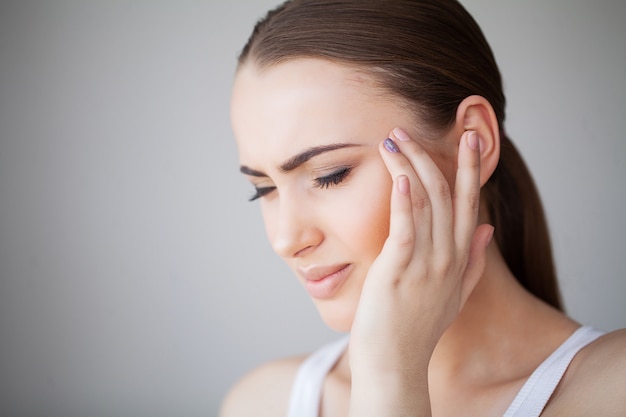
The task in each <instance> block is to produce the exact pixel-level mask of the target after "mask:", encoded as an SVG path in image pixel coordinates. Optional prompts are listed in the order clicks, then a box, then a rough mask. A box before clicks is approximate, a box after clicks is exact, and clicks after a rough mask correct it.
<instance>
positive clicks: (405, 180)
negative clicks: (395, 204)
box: [398, 175, 411, 195]
mask: <svg viewBox="0 0 626 417" xmlns="http://www.w3.org/2000/svg"><path fill="white" fill-rule="evenodd" d="M398 190H399V191H400V192H401V193H402V194H407V195H408V194H410V193H411V184H409V177H407V176H406V175H400V176H399V177H398Z"/></svg>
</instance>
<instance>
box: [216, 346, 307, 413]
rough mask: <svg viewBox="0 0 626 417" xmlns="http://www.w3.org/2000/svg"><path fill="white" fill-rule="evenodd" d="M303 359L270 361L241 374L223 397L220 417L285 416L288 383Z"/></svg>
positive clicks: (293, 377)
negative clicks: (241, 376) (240, 377)
mask: <svg viewBox="0 0 626 417" xmlns="http://www.w3.org/2000/svg"><path fill="white" fill-rule="evenodd" d="M304 359H305V357H304V356H302V357H292V358H285V359H280V360H276V361H272V362H269V363H266V364H264V365H261V366H260V367H258V368H256V369H255V370H253V371H252V372H250V373H248V374H247V375H245V376H244V377H243V378H242V379H241V380H239V382H237V384H235V385H234V386H233V388H232V389H231V390H230V392H229V393H228V395H227V396H226V398H225V399H224V402H223V404H222V409H221V411H220V417H247V416H254V417H265V416H268V417H269V416H272V417H275V416H284V415H287V406H288V403H289V395H290V393H291V386H292V385H293V381H294V379H295V376H296V373H297V372H298V368H299V367H300V365H301V364H302V362H303V360H304Z"/></svg>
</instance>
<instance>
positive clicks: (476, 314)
mask: <svg viewBox="0 0 626 417" xmlns="http://www.w3.org/2000/svg"><path fill="white" fill-rule="evenodd" d="M577 326H578V325H577V324H576V323H574V322H573V321H571V320H569V319H568V318H567V317H565V316H564V315H563V314H562V313H561V312H560V311H557V310H556V309H554V308H553V307H551V306H549V305H548V304H546V303H544V302H543V301H541V300H539V299H538V298H536V297H535V296H533V295H532V294H530V293H529V292H528V291H527V290H525V289H524V288H523V287H522V286H521V285H520V284H519V282H518V281H517V280H516V279H515V277H514V276H513V274H512V273H511V271H510V270H509V269H508V267H507V265H506V263H505V261H504V259H503V258H502V255H501V254H500V251H499V249H498V247H497V245H495V244H492V245H490V247H489V249H488V253H487V265H486V267H485V272H484V274H483V276H482V278H481V280H480V282H479V283H478V284H477V286H476V288H475V289H474V292H473V293H472V294H471V295H470V297H469V298H468V300H467V303H466V305H465V306H464V308H463V310H462V311H461V313H460V314H459V316H458V317H457V319H456V320H455V322H454V323H453V324H452V325H451V326H450V327H449V328H448V330H446V332H445V333H444V335H443V336H442V338H441V339H440V341H439V343H438V344H437V347H436V348H435V351H434V352H433V356H432V359H431V363H430V367H429V373H430V374H431V375H433V377H434V379H437V378H443V379H444V380H450V379H454V380H457V381H458V380H461V381H463V380H464V381H467V382H468V383H471V384H489V383H491V382H493V381H494V380H496V379H511V378H514V377H515V375H517V374H521V375H525V374H526V372H527V371H528V370H529V369H530V370H532V369H534V367H535V363H536V358H537V357H547V356H548V355H549V354H550V353H551V352H552V351H553V350H554V349H555V348H556V347H557V346H558V345H560V343H562V341H563V340H564V339H566V338H567V337H568V336H569V335H570V334H571V332H573V331H574V329H575V328H576V327H577ZM555 329H557V330H556V331H555ZM533 340H536V341H538V342H539V343H529V341H533ZM494 371H495V372H494Z"/></svg>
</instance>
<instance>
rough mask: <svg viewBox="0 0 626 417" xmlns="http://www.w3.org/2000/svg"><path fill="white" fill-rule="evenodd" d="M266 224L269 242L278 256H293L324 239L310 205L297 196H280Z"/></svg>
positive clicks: (309, 249) (304, 251) (310, 249)
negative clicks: (275, 208)
mask: <svg viewBox="0 0 626 417" xmlns="http://www.w3.org/2000/svg"><path fill="white" fill-rule="evenodd" d="M277 208H278V210H276V211H275V212H274V213H272V214H271V220H270V219H267V220H270V222H269V223H268V224H267V226H268V235H269V237H270V243H271V245H272V248H273V249H274V251H275V252H276V253H277V254H278V256H280V257H282V258H294V257H298V256H304V255H305V254H307V253H309V252H310V251H312V250H314V249H315V248H316V247H317V246H319V244H320V243H321V242H322V241H323V240H324V235H323V233H322V230H321V229H320V227H319V225H318V224H317V221H316V219H315V216H314V213H313V210H312V207H310V206H309V207H307V205H306V203H304V201H302V200H300V201H298V199H297V198H285V197H282V198H281V199H280V202H279V204H278V207H277Z"/></svg>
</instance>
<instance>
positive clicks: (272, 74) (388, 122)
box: [231, 59, 409, 164]
mask: <svg viewBox="0 0 626 417" xmlns="http://www.w3.org/2000/svg"><path fill="white" fill-rule="evenodd" d="M408 117H409V115H408V114H407V112H406V110H405V109H404V108H403V107H402V106H401V104H400V103H399V100H395V99H394V98H393V97H392V96H391V95H389V94H387V93H385V92H383V91H382V89H381V88H379V87H377V86H376V83H375V82H374V80H373V79H372V77H370V76H368V75H367V74H366V73H365V72H364V71H361V70H358V69H356V68H354V67H350V66H344V65H340V64H337V63H333V62H330V61H326V60H321V59H295V60H290V61H286V62H283V63H280V64H277V65H274V66H272V67H269V68H267V69H263V70H260V69H259V68H257V67H256V66H255V65H254V64H244V65H243V66H242V67H241V68H240V69H239V71H238V72H237V75H236V77H235V83H234V88H233V96H232V103H231V119H232V124H233V130H234V133H235V138H236V140H237V145H238V147H239V153H240V160H241V161H242V163H246V164H253V163H256V162H257V161H261V162H264V161H266V160H268V162H269V160H273V162H274V163H278V162H279V161H281V160H283V159H285V158H288V157H290V156H292V155H293V154H294V153H297V152H301V151H302V150H303V149H306V148H309V147H312V146H320V145H328V144H332V143H337V142H342V143H346V142H347V143H359V144H367V143H369V142H371V143H372V144H373V145H374V144H377V143H378V141H379V140H381V139H383V138H384V137H385V135H387V133H388V132H389V130H391V128H393V127H394V126H396V125H401V123H402V124H404V125H406V123H407V122H408V120H407V119H408Z"/></svg>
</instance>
